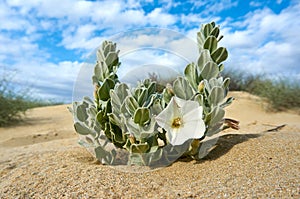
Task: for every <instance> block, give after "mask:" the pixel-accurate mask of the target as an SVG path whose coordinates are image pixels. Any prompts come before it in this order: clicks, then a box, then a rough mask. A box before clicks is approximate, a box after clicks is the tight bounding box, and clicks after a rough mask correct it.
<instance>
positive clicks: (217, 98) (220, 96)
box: [209, 86, 225, 106]
mask: <svg viewBox="0 0 300 199" xmlns="http://www.w3.org/2000/svg"><path fill="white" fill-rule="evenodd" d="M224 97H225V96H224V89H223V88H221V87H217V86H215V87H213V88H212V90H211V92H210V94H209V101H210V103H211V104H212V105H213V106H216V105H218V104H220V103H222V101H223V100H224Z"/></svg>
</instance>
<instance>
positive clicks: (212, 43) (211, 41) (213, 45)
mask: <svg viewBox="0 0 300 199" xmlns="http://www.w3.org/2000/svg"><path fill="white" fill-rule="evenodd" d="M217 47H218V41H217V38H216V37H215V36H209V37H207V38H206V40H205V42H204V45H203V48H204V49H207V50H209V51H210V53H212V52H213V51H215V50H216V49H217Z"/></svg>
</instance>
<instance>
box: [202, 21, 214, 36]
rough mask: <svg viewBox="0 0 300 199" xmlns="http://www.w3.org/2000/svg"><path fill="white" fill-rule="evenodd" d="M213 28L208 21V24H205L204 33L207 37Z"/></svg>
mask: <svg viewBox="0 0 300 199" xmlns="http://www.w3.org/2000/svg"><path fill="white" fill-rule="evenodd" d="M212 29H213V26H212V25H211V24H209V23H208V24H205V25H204V30H203V34H204V36H205V38H206V37H208V36H209V33H210V32H211V30H212Z"/></svg>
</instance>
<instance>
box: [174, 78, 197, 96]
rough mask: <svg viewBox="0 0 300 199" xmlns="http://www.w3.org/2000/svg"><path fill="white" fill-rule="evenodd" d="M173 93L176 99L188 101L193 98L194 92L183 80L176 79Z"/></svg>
mask: <svg viewBox="0 0 300 199" xmlns="http://www.w3.org/2000/svg"><path fill="white" fill-rule="evenodd" d="M173 89H174V93H175V95H176V96H177V97H179V98H181V99H185V100H189V99H191V98H192V97H193V95H194V91H193V89H192V87H191V85H190V84H189V82H188V81H187V80H186V79H185V78H183V77H178V78H177V79H176V80H175V81H174V83H173Z"/></svg>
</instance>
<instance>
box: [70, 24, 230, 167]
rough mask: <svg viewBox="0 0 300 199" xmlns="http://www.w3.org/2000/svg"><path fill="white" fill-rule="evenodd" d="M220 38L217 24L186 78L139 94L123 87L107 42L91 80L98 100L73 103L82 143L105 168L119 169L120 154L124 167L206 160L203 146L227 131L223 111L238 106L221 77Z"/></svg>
mask: <svg viewBox="0 0 300 199" xmlns="http://www.w3.org/2000/svg"><path fill="white" fill-rule="evenodd" d="M219 32H220V29H219V27H218V26H216V25H215V23H214V22H212V23H208V24H205V25H203V26H202V28H201V30H200V31H199V32H198V35H197V36H198V45H199V52H200V55H199V59H198V60H197V63H190V64H188V65H187V66H186V68H185V70H184V76H179V77H177V78H176V79H175V81H174V82H172V84H170V83H168V84H166V85H164V88H163V89H162V92H157V82H156V81H153V80H151V79H145V80H143V81H141V82H139V83H138V85H137V87H136V88H129V86H128V85H126V84H125V83H121V82H120V81H119V79H118V76H117V70H118V68H119V67H120V64H121V63H120V62H119V57H118V53H119V51H118V50H117V47H116V44H115V43H113V42H111V41H104V42H103V43H102V45H101V47H100V48H99V50H98V51H97V62H96V65H95V68H94V75H93V77H92V80H93V84H94V87H95V90H94V100H91V99H89V98H88V97H85V98H84V100H83V101H82V102H74V103H73V108H72V113H73V116H74V126H75V130H76V131H77V133H78V134H80V136H81V137H82V139H81V141H80V143H81V144H82V145H84V146H85V147H87V148H89V149H90V150H91V152H92V153H93V154H94V155H95V156H96V157H97V159H99V160H100V161H101V162H102V163H104V164H120V163H121V162H122V161H121V160H120V159H119V158H118V153H120V151H122V153H123V158H121V159H122V160H123V162H122V163H124V164H129V165H132V164H134V165H159V164H161V163H162V162H164V163H167V164H169V163H170V162H172V161H174V160H175V159H176V158H178V157H180V156H182V155H187V156H190V157H193V158H195V159H199V158H201V157H202V156H200V155H199V150H200V147H201V140H203V139H204V138H205V137H206V136H212V135H214V134H216V133H218V132H220V131H221V130H223V129H224V128H227V125H226V124H224V114H225V111H224V107H226V106H228V105H229V104H230V103H231V102H232V100H233V99H232V98H228V99H226V95H227V92H228V86H229V82H230V81H229V78H225V79H224V78H223V77H221V76H220V72H221V71H222V70H223V68H224V65H223V64H222V62H223V61H225V60H226V58H227V56H228V53H227V50H226V48H224V47H219V46H218V42H219V41H220V40H221V39H222V36H221V35H220V34H219ZM152 79H153V78H152ZM124 154H126V155H125V156H124ZM125 157H126V158H125ZM120 161H121V162H120ZM162 164H163V163H162Z"/></svg>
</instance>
